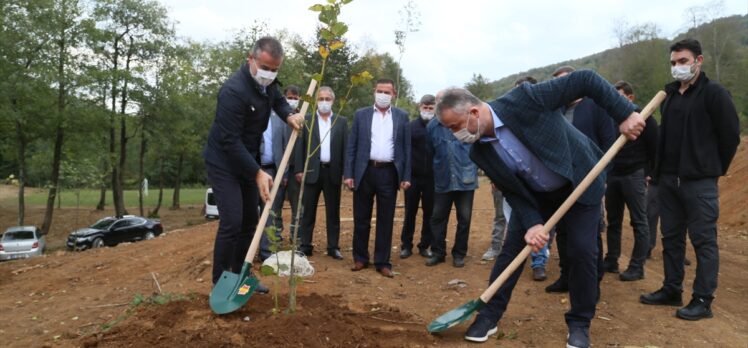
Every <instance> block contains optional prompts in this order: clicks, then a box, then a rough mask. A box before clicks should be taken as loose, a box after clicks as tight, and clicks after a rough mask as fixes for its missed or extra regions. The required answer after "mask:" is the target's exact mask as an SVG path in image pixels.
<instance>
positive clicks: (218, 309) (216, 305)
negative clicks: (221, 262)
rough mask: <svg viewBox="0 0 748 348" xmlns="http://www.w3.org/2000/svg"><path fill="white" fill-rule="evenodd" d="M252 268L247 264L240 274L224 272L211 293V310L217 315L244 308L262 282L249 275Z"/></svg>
mask: <svg viewBox="0 0 748 348" xmlns="http://www.w3.org/2000/svg"><path fill="white" fill-rule="evenodd" d="M251 267H252V265H250V264H249V263H247V262H245V263H244V266H243V267H242V271H241V272H240V273H239V274H236V273H232V272H229V271H223V274H221V278H220V279H218V282H217V283H216V285H215V286H213V290H212V291H211V292H210V309H212V310H213V313H216V314H226V313H231V312H233V311H235V310H237V309H239V308H241V307H242V306H244V304H245V303H247V301H249V298H250V297H252V294H253V293H254V292H255V288H256V287H257V285H259V284H260V281H259V280H258V279H257V278H255V277H254V276H252V275H251V274H250V273H249V269H250V268H251Z"/></svg>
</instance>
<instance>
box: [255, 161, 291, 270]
mask: <svg viewBox="0 0 748 348" xmlns="http://www.w3.org/2000/svg"><path fill="white" fill-rule="evenodd" d="M263 170H264V171H265V173H268V175H270V176H272V177H273V180H275V174H276V173H277V172H278V171H277V169H276V168H275V167H272V168H265V169H263ZM270 189H271V190H272V187H271V188H270ZM285 196H286V187H284V186H283V185H281V186H279V187H278V192H277V193H276V194H275V199H274V200H273V207H272V208H271V214H270V216H268V220H267V222H265V226H266V227H270V226H273V227H275V236H276V237H277V238H278V239H279V240H280V239H282V237H281V232H283V201H284V199H283V198H284V197H285ZM264 208H265V203H264V202H263V201H262V200H260V212H262V209H264ZM270 254H271V250H270V239H268V236H267V234H265V233H263V234H262V239H261V240H260V259H261V260H265V259H267V258H268V257H270Z"/></svg>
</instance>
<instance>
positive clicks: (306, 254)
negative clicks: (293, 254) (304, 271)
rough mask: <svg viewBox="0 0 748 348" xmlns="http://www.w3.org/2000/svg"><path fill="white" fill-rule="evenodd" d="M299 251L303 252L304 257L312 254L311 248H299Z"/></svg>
mask: <svg viewBox="0 0 748 348" xmlns="http://www.w3.org/2000/svg"><path fill="white" fill-rule="evenodd" d="M299 251H301V252H302V253H304V256H306V257H309V256H312V254H313V252H312V249H300V250H299Z"/></svg>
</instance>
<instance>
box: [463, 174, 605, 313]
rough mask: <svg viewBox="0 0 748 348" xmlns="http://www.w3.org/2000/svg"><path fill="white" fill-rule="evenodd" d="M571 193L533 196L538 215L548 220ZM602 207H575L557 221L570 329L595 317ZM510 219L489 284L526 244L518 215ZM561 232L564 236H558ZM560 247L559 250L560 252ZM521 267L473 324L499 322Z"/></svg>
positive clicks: (596, 205)
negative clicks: (564, 262)
mask: <svg viewBox="0 0 748 348" xmlns="http://www.w3.org/2000/svg"><path fill="white" fill-rule="evenodd" d="M569 193H571V189H570V188H565V189H559V190H556V191H554V192H549V193H535V195H536V199H537V201H538V202H539V203H540V204H541V209H540V213H541V215H542V217H543V219H544V220H546V221H547V220H548V219H549V218H550V217H551V215H553V213H554V212H555V210H556V209H557V208H558V207H559V206H560V205H561V203H562V202H563V201H564V199H566V197H567V196H568V195H569ZM600 209H601V204H595V205H583V204H580V203H576V204H574V205H573V206H572V207H571V209H569V211H568V212H567V213H566V215H565V216H564V217H563V218H562V219H561V221H559V223H558V225H557V226H559V227H561V228H559V229H557V230H556V233H557V235H558V234H561V233H565V234H566V236H565V237H566V239H565V240H566V245H565V249H566V255H567V262H568V269H569V270H568V273H569V298H570V302H571V309H570V310H569V311H568V312H566V314H565V318H566V324H567V325H568V326H569V327H572V326H574V327H589V325H590V322H591V320H592V318H593V317H594V316H595V304H596V302H597V297H598V294H599V289H598V281H597V277H598V271H597V268H598V262H597V260H598V256H597V255H598V242H597V236H598V235H599V231H598V222H599V219H600ZM512 215H513V216H512V217H511V218H510V219H509V230H508V232H507V236H506V239H505V240H504V247H503V248H502V249H501V254H499V256H498V257H497V258H496V262H495V263H494V266H493V269H492V270H491V277H490V278H489V282H493V281H494V280H495V279H496V278H498V276H499V275H500V274H501V272H502V271H503V270H504V269H505V268H506V267H507V266H508V265H509V263H511V262H512V261H513V260H514V258H515V257H516V256H517V255H518V254H519V253H520V251H522V249H523V248H524V247H525V246H526V245H527V244H526V243H525V233H526V230H525V229H524V228H523V227H522V225H521V222H520V221H519V218H518V215H517V213H515V212H512ZM561 231H564V232H561ZM561 248H562V247H561V245H559V249H561ZM524 268H525V267H524V262H523V265H522V266H520V267H519V268H518V269H517V271H515V272H514V273H513V274H512V275H511V276H510V277H509V279H507V281H506V282H505V283H504V284H503V285H502V286H501V288H499V292H498V293H496V295H494V297H493V298H492V299H491V300H490V301H488V304H487V305H486V306H485V307H483V308H482V309H481V310H480V312H479V313H478V319H476V320H488V321H490V322H492V323H495V322H497V321H499V319H501V317H502V316H503V314H504V312H505V311H506V308H507V305H508V304H509V300H510V299H511V296H512V290H513V289H514V286H515V285H516V284H517V280H518V279H519V277H520V275H521V274H522V270H523V269H524Z"/></svg>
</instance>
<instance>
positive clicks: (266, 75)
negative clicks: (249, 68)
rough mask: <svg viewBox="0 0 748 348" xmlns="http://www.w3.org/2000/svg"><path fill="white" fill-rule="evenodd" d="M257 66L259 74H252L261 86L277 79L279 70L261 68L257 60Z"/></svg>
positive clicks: (265, 85)
mask: <svg viewBox="0 0 748 348" xmlns="http://www.w3.org/2000/svg"><path fill="white" fill-rule="evenodd" d="M255 68H256V69H257V74H256V75H252V78H254V79H255V81H257V83H259V84H260V86H264V87H267V86H269V85H270V84H271V83H273V81H275V77H276V76H278V72H277V71H270V70H263V69H260V67H259V66H257V62H255Z"/></svg>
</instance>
